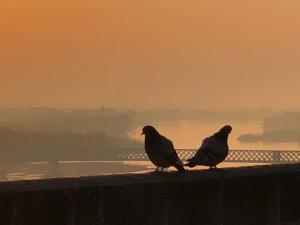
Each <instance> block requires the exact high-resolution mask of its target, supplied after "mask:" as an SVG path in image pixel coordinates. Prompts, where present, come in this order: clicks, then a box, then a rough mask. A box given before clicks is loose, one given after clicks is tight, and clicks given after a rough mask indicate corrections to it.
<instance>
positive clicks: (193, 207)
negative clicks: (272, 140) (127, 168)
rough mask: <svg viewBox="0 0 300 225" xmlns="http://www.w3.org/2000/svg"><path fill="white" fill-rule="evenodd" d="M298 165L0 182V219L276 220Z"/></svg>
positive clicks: (292, 209)
mask: <svg viewBox="0 0 300 225" xmlns="http://www.w3.org/2000/svg"><path fill="white" fill-rule="evenodd" d="M299 205H300V164H289V165H286V164H285V165H268V166H256V167H241V168H226V169H218V170H202V171H190V172H187V173H177V172H174V173H166V174H154V173H145V174H124V175H111V176H96V177H79V178H59V179H45V180H34V181H14V182H1V183H0V210H1V214H0V225H1V224H3V225H10V224H13V225H16V224H23V225H27V224H28V225H35V224H36V225H44V224H45V225H48V224H49V225H55V224H61V225H64V224H66V225H80V224H82V225H100V224H105V225H119V224H120V225H126V224H128V225H135V224H136V225H147V224H149V225H159V224H162V225H166V224H169V225H171V224H172V225H173V224H174V225H177V224H178V225H185V224H187V225H193V224H220V225H221V224H228V225H238V224H262V225H264V224H278V225H279V224H281V223H282V222H292V221H297V220H299V219H300V211H299Z"/></svg>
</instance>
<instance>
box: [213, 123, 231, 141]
mask: <svg viewBox="0 0 300 225" xmlns="http://www.w3.org/2000/svg"><path fill="white" fill-rule="evenodd" d="M231 131H232V127H231V126H229V125H226V126H224V127H222V128H221V129H220V130H219V131H218V132H217V133H215V135H214V136H215V137H217V138H218V139H220V140H223V141H227V139H228V135H229V134H230V133H231Z"/></svg>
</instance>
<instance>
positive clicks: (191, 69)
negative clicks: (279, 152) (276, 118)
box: [0, 0, 300, 108]
mask: <svg viewBox="0 0 300 225" xmlns="http://www.w3.org/2000/svg"><path fill="white" fill-rule="evenodd" d="M0 27H1V32H0V77H1V81H0V105H2V106H59V107H62V106H85V107H90V106H101V105H108V106H121V107H147V108H151V107H190V108H204V107H210V108H231V107H262V106H267V107H296V106H300V88H299V86H300V85H299V84H300V29H299V27H300V1H299V0H288V1H286V0H251V1H249V0H187V1H182V0H42V1H41V0H26V1H25V0H2V1H1V3H0Z"/></svg>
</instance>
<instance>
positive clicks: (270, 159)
mask: <svg viewBox="0 0 300 225" xmlns="http://www.w3.org/2000/svg"><path fill="white" fill-rule="evenodd" d="M176 151H177V153H178V155H179V157H180V158H181V159H182V160H183V161H186V160H187V159H189V158H191V157H193V156H194V155H195V153H196V152H197V150H196V149H177V150H176ZM116 156H117V160H133V161H144V160H148V157H147V155H146V153H145V152H142V151H137V150H122V151H118V152H117V154H116ZM225 161H226V162H248V163H294V162H300V151H270V150H231V151H229V154H228V156H227V158H226V160H225Z"/></svg>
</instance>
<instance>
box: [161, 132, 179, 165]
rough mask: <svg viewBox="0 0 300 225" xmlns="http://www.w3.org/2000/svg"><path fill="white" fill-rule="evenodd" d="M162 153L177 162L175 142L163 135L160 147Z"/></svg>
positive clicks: (169, 159)
mask: <svg viewBox="0 0 300 225" xmlns="http://www.w3.org/2000/svg"><path fill="white" fill-rule="evenodd" d="M159 151H160V153H161V154H162V156H163V157H164V158H165V159H167V160H168V161H169V162H174V163H175V162H177V161H178V159H179V158H178V155H177V153H176V151H175V148H174V145H173V142H172V141H170V140H169V139H168V138H166V137H164V136H161V143H160V148H159Z"/></svg>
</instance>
